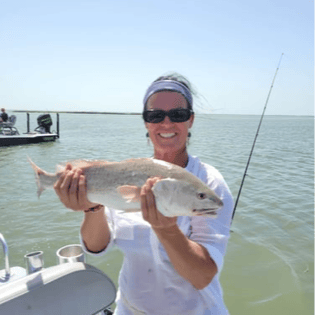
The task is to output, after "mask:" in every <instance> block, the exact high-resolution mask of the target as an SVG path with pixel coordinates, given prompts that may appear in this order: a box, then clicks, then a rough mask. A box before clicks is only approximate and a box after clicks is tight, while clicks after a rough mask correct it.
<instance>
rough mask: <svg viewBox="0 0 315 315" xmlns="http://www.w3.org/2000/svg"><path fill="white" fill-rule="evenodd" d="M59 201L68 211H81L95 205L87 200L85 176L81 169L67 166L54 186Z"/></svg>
mask: <svg viewBox="0 0 315 315" xmlns="http://www.w3.org/2000/svg"><path fill="white" fill-rule="evenodd" d="M54 189H55V192H56V194H57V195H58V197H59V199H60V201H61V202H62V203H63V204H64V205H65V206H66V207H67V208H69V209H72V210H74V211H83V210H87V209H89V208H91V207H95V206H96V205H97V204H96V203H92V202H90V201H89V200H88V199H87V193H86V182H85V176H84V175H83V171H82V169H81V168H75V167H73V166H72V165H71V164H67V165H66V168H65V170H64V171H63V172H62V173H61V175H60V177H59V179H58V180H57V182H56V183H55V185H54Z"/></svg>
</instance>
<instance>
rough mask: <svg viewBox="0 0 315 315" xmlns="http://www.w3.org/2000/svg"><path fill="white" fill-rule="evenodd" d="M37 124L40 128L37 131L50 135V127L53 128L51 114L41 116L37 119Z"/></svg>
mask: <svg viewBox="0 0 315 315" xmlns="http://www.w3.org/2000/svg"><path fill="white" fill-rule="evenodd" d="M37 123H38V127H36V128H35V131H39V132H42V133H50V127H51V126H52V124H53V122H52V119H51V116H50V115H49V114H43V115H39V116H38V117H37Z"/></svg>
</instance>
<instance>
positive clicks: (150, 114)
mask: <svg viewBox="0 0 315 315" xmlns="http://www.w3.org/2000/svg"><path fill="white" fill-rule="evenodd" d="M193 113H194V112H193V111H192V110H190V109H187V108H177V109H171V110H169V111H165V110H161V109H158V110H145V111H144V112H143V113H142V117H143V119H144V121H145V122H147V123H153V124H157V123H160V122H162V121H163V120H164V119H165V117H166V116H167V117H169V119H170V121H171V122H175V123H180V122H185V121H187V120H188V119H189V118H190V116H191V115H192V114H193Z"/></svg>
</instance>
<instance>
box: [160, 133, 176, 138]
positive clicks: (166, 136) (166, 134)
mask: <svg viewBox="0 0 315 315" xmlns="http://www.w3.org/2000/svg"><path fill="white" fill-rule="evenodd" d="M160 136H161V137H162V138H171V137H173V136H175V133H160Z"/></svg>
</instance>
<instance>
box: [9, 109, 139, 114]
mask: <svg viewBox="0 0 315 315" xmlns="http://www.w3.org/2000/svg"><path fill="white" fill-rule="evenodd" d="M12 112H15V113H49V114H50V113H56V114H57V113H58V114H93V115H95V114H97V115H98V114H101V115H142V114H141V113H119V112H94V111H91V112H90V111H67V110H65V111H63V110H18V109H16V110H12Z"/></svg>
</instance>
